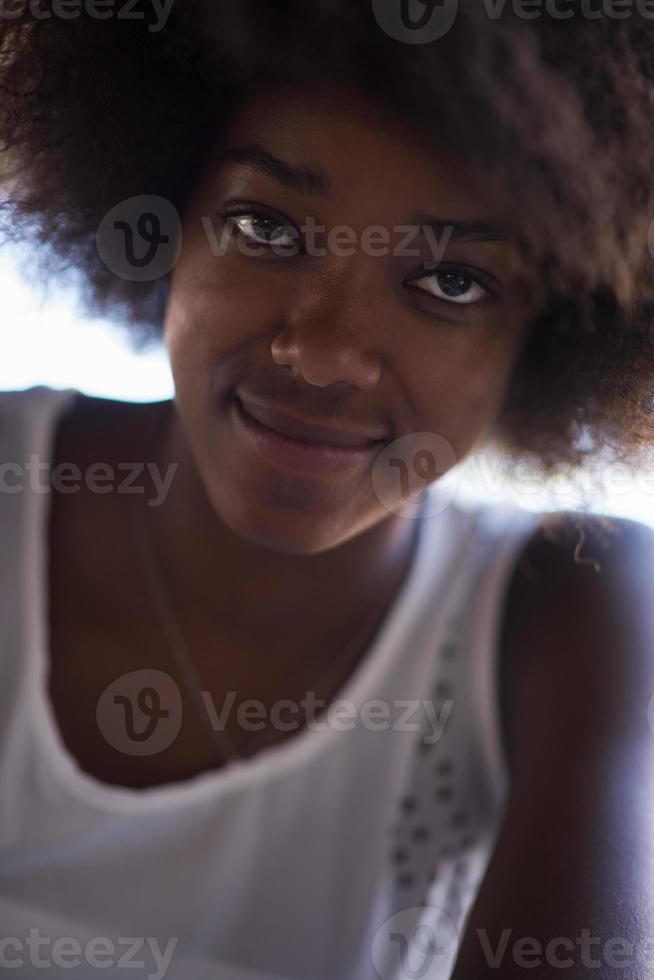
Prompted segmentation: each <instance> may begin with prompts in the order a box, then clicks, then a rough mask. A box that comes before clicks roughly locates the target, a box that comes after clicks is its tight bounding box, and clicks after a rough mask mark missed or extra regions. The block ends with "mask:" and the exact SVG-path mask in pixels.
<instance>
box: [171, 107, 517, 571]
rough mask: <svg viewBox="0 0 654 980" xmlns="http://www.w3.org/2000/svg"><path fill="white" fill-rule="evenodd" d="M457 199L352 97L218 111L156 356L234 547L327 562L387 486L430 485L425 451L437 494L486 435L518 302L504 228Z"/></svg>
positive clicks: (383, 509) (441, 172) (475, 205)
mask: <svg viewBox="0 0 654 980" xmlns="http://www.w3.org/2000/svg"><path fill="white" fill-rule="evenodd" d="M470 187H471V182H470V181H467V180H466V178H465V175H464V171H463V169H462V168H461V167H460V166H459V165H458V164H457V163H456V161H454V160H451V159H450V158H448V157H447V156H446V155H445V153H443V154H438V155H436V154H435V153H434V152H433V150H430V149H428V148H427V147H426V146H425V144H424V143H423V142H422V141H421V140H420V139H419V137H416V136H414V135H413V134H412V133H410V132H409V131H407V130H406V129H405V127H404V126H403V125H402V124H401V122H400V121H397V122H395V121H389V120H388V119H387V118H385V117H384V116H382V115H381V114H380V113H379V111H378V110H377V109H376V108H375V106H374V105H371V104H369V103H367V102H366V101H364V100H363V97H361V96H358V95H355V94H353V93H351V92H349V91H340V92H339V91H338V90H336V89H335V90H332V91H331V92H330V93H329V94H328V93H326V92H324V91H318V90H313V91H307V90H305V91H303V92H302V93H298V92H297V91H290V90H287V89H277V90H275V91H271V92H268V93H265V94H262V95H261V96H257V97H253V98H251V99H250V100H249V101H248V102H246V103H244V104H242V106H241V108H240V110H239V111H238V112H237V113H235V114H234V115H233V116H232V119H231V122H230V123H229V125H228V127H226V129H225V130H224V132H223V134H222V136H221V140H220V145H219V146H218V147H217V148H216V153H215V154H214V155H213V156H212V159H211V161H210V163H209V165H208V166H207V167H206V169H205V171H204V174H203V176H202V178H201V180H200V182H199V184H198V186H197V188H196V190H195V192H194V195H193V198H192V200H191V201H190V204H189V207H188V208H187V211H186V213H185V215H184V216H183V246H182V251H181V255H180V258H179V261H178V264H177V266H176V268H175V271H174V274H173V279H172V283H171V290H170V297H169V304H168V309H167V313H166V320H165V341H166V345H167V348H168V351H169V355H170V360H171V368H172V373H173V378H174V382H175V404H176V407H177V412H178V424H179V425H181V428H182V430H183V433H184V437H185V439H186V440H187V442H188V445H189V448H190V450H191V454H192V458H193V461H194V464H195V466H196V468H197V470H198V473H199V475H200V478H201V480H202V483H203V485H204V487H205V489H206V492H207V494H208V497H209V499H210V501H211V503H212V506H213V507H214V509H215V511H216V513H217V514H218V515H219V516H220V518H221V519H222V520H223V521H224V522H225V523H226V524H227V525H228V526H229V527H230V528H231V529H232V530H233V531H235V532H236V533H237V534H238V535H240V536H242V537H244V538H246V539H248V540H249V541H251V542H253V543H256V544H259V545H261V546H263V547H267V548H271V549H274V550H277V551H280V552H286V553H295V554H310V553H316V552H319V551H323V550H325V549H329V548H333V547H334V546H336V545H338V544H340V543H341V542H344V541H346V540H348V539H349V538H351V537H353V536H354V535H355V534H358V533H359V532H361V531H363V530H365V529H367V528H370V527H372V526H373V525H375V524H376V523H377V522H379V521H381V520H383V519H385V518H388V517H389V516H391V514H392V513H394V512H395V513H397V512H398V511H397V510H395V508H394V506H393V502H392V500H390V498H389V494H390V495H391V497H393V496H394V497H395V499H396V501H397V504H398V506H399V505H401V503H402V498H403V495H404V496H406V490H407V484H406V480H403V479H402V476H403V474H402V472H401V471H402V470H404V476H405V477H412V475H413V474H414V473H420V474H422V476H423V479H424V478H425V474H427V478H428V479H429V478H430V474H429V468H427V469H425V467H424V466H423V467H422V468H421V467H417V466H415V465H414V459H415V457H416V454H417V453H418V452H419V451H420V450H421V449H423V450H426V451H427V452H428V453H432V458H433V457H434V456H435V455H438V454H439V453H440V459H438V460H436V461H435V468H432V470H431V478H432V479H433V478H435V477H436V476H437V474H439V473H442V472H443V471H444V470H446V469H449V468H451V467H452V466H453V465H455V464H456V463H458V462H459V461H460V460H461V459H462V458H463V457H464V456H465V455H466V454H467V453H468V452H469V451H470V450H471V449H472V448H473V446H475V445H477V444H478V443H480V442H481V441H482V439H483V436H484V434H485V433H487V431H488V430H489V429H490V427H491V426H492V424H493V422H494V420H495V419H496V417H497V414H498V412H499V409H500V408H501V405H502V401H503V397H504V394H505V390H506V386H507V383H508V381H509V377H510V374H511V371H512V368H513V366H514V364H515V361H516V359H517V356H518V354H519V351H520V347H521V341H522V339H523V337H524V333H525V322H526V318H527V302H526V297H525V295H524V290H523V289H522V288H521V280H520V276H519V261H518V256H517V252H516V250H515V248H514V246H513V245H512V244H511V243H510V242H509V241H507V240H503V238H502V232H501V227H502V215H497V214H495V213H494V212H493V209H492V207H490V206H489V204H488V202H485V201H484V200H481V199H480V197H479V196H473V193H472V191H471V189H470ZM226 215H227V216H226ZM430 262H431V263H432V266H431V268H430V267H429V266H428V263H430ZM243 409H245V414H244V412H243ZM248 409H249V410H250V412H251V413H253V414H254V415H256V416H257V417H258V418H259V419H260V421H263V422H268V423H269V424H270V426H272V427H276V428H277V429H278V430H279V429H280V428H281V429H283V430H284V431H286V432H287V433H288V434H293V435H296V436H297V438H298V439H300V440H301V441H304V443H305V446H304V449H302V447H298V446H297V440H293V441H291V442H289V441H288V440H286V439H279V438H277V439H275V437H274V436H273V435H269V436H266V435H265V433H266V431H267V430H263V429H259V428H258V427H257V423H256V422H253V421H252V420H251V419H249V418H248V415H247V410H248ZM275 409H276V410H277V411H278V412H280V413H284V414H285V416H291V417H292V419H293V420H295V421H297V420H299V421H300V423H302V422H305V423H313V424H315V425H323V426H328V427H331V429H332V430H333V429H337V430H339V433H340V434H339V435H334V433H333V432H332V433H329V432H326V433H321V434H320V435H318V436H316V433H315V432H314V431H312V430H310V429H306V430H302V429H298V430H297V431H296V430H295V429H293V428H287V427H286V428H285V423H286V422H287V421H288V420H287V419H285V418H284V419H282V418H281V417H276V416H274V415H271V414H270V413H271V412H273V411H274V410H275ZM262 433H263V435H262ZM412 434H415V435H413V436H412ZM407 436H409V437H411V438H409V439H406V438H403V437H407ZM316 438H318V440H319V441H320V442H321V443H323V446H322V449H317V448H315V445H314V447H311V446H307V444H306V442H307V440H309V441H311V440H315V439H316ZM398 440H399V441H398ZM325 443H327V444H331V445H332V446H333V445H335V444H342V443H348V445H347V447H346V448H343V446H342V445H341V449H340V451H339V450H334V449H332V450H331V451H330V450H329V449H326V448H325V445H324V444H325ZM391 444H392V445H391ZM389 447H390V448H389ZM434 447H437V448H436V449H434ZM438 447H440V449H439V448H438ZM380 454H383V455H380ZM422 458H423V462H424V452H423V457H422ZM393 460H395V461H394V462H393ZM382 471H383V472H382ZM416 479H417V478H416ZM380 480H382V481H385V482H384V487H385V489H384V491H383V492H382V493H380V491H379V487H380ZM423 485H424V484H423V482H419V483H418V484H416V482H415V480H414V481H413V482H412V483H411V488H412V490H414V491H415V490H419V489H420V488H421V487H422V486H423Z"/></svg>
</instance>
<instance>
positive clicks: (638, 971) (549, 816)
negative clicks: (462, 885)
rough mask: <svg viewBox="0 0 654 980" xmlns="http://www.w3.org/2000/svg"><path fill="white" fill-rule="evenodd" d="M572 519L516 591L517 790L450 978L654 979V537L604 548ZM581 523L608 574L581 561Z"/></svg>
mask: <svg viewBox="0 0 654 980" xmlns="http://www.w3.org/2000/svg"><path fill="white" fill-rule="evenodd" d="M563 517H564V523H563V525H562V527H561V528H560V529H559V533H558V534H557V537H556V539H554V540H550V539H548V537H547V535H546V534H545V533H544V531H543V529H540V530H539V531H538V532H537V533H536V534H535V535H534V537H533V539H532V540H531V541H530V542H529V544H528V546H527V548H526V549H525V552H524V554H523V557H522V561H521V563H520V567H519V568H518V571H517V574H516V575H515V577H514V579H513V582H512V585H511V588H510V589H509V593H508V596H507V601H506V608H505V615H504V628H503V631H502V637H501V649H502V685H501V686H502V690H503V692H504V696H503V698H504V706H505V722H504V727H505V733H506V742H507V751H508V758H509V766H510V772H511V792H510V796H509V800H508V805H507V809H506V812H505V815H504V819H503V823H502V828H501V832H500V835H499V838H498V841H497V844H496V848H495V852H494V854H493V856H492V859H491V861H490V863H489V866H488V868H487V871H486V874H485V876H484V880H483V882H482V885H481V888H480V891H479V893H478V895H477V899H476V901H475V904H474V906H473V908H472V910H471V914H470V918H469V920H468V924H467V927H466V931H465V934H464V936H463V939H462V943H461V949H460V953H459V956H458V959H457V963H456V967H455V969H454V972H453V974H452V980H487V978H490V977H493V976H502V977H503V978H505V977H506V978H508V980H518V978H521V977H524V976H528V975H535V976H538V977H539V980H540V978H543V980H554V978H555V977H560V976H561V975H566V976H568V975H569V976H574V977H575V978H577V977H579V978H586V977H597V976H600V977H602V978H603V980H613V978H618V977H625V978H628V980H643V978H649V977H651V976H652V975H653V973H652V936H653V935H654V888H653V882H654V856H653V851H652V827H653V826H654V820H653V818H654V803H653V801H654V737H653V732H652V729H651V727H650V723H648V704H649V701H650V698H651V697H652V692H653V691H654V656H653V653H654V617H653V616H652V604H651V582H652V571H653V570H654V535H653V534H652V531H651V529H649V528H647V527H644V526H643V525H640V524H638V523H636V522H634V521H626V520H620V521H617V520H616V521H615V531H616V533H615V534H614V536H612V538H611V539H610V540H609V541H604V540H600V538H599V537H598V535H597V534H596V533H594V531H593V526H592V525H591V524H590V523H589V522H588V521H587V520H586V519H583V518H582V519H581V520H580V519H579V515H576V516H575V515H572V514H570V515H563ZM579 529H581V530H582V539H584V540H583V548H582V550H581V554H582V556H583V557H584V558H585V559H589V558H592V559H593V560H595V561H597V562H598V563H599V565H600V566H601V567H600V569H599V570H598V571H595V569H594V568H593V566H592V565H591V564H590V563H589V562H587V561H582V562H581V563H579V564H577V563H575V562H574V561H573V560H572V558H573V554H574V552H575V548H576V547H577V544H578V543H579V540H580V535H579ZM650 721H651V711H650ZM584 930H586V936H587V937H590V938H592V939H593V942H592V943H590V944H589V942H586V944H585V948H584V942H583V936H584ZM481 931H485V933H484V935H485V937H486V938H485V943H486V947H487V948H488V949H489V950H491V951H498V952H499V954H500V955H501V959H500V960H498V965H497V966H496V967H495V968H490V967H489V965H488V962H487V960H486V956H485V952H484V950H485V946H484V941H482V938H480V933H481ZM529 938H531V939H532V940H535V941H536V943H538V944H540V947H537V946H535V945H534V942H531V943H530V942H529ZM621 939H622V940H624V943H621V942H620V940H621ZM549 943H552V945H551V946H550V947H549V952H547V954H546V952H545V951H546V949H547V947H548V944H549ZM520 944H522V945H520ZM647 944H649V945H647ZM539 949H540V952H539ZM557 960H558V961H559V962H558V964H557Z"/></svg>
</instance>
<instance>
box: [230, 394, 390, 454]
mask: <svg viewBox="0 0 654 980" xmlns="http://www.w3.org/2000/svg"><path fill="white" fill-rule="evenodd" d="M235 398H236V400H237V402H238V403H239V407H240V409H241V411H243V412H244V413H245V414H246V415H248V416H249V417H250V418H251V419H253V420H254V421H255V422H258V423H259V424H260V425H262V426H264V427H265V428H267V429H270V430H271V431H272V432H275V433H276V434H277V435H279V436H283V437H284V438H286V439H292V440H293V441H294V442H301V443H304V444H306V445H315V446H323V447H325V448H330V447H331V448H333V449H359V450H361V449H369V448H370V447H372V446H375V445H378V444H379V443H382V442H384V441H385V439H386V436H385V434H373V433H370V432H362V431H356V430H354V429H352V428H350V429H345V428H336V427H334V426H332V425H326V424H324V423H322V422H315V421H309V420H305V419H299V418H297V417H296V416H294V415H291V414H290V413H289V412H287V411H286V410H285V409H280V408H277V407H276V406H273V405H269V404H267V403H263V402H257V401H250V400H249V399H248V400H246V401H244V400H243V399H242V398H241V397H239V396H238V395H236V396H235Z"/></svg>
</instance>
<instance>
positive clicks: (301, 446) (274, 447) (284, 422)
mask: <svg viewBox="0 0 654 980" xmlns="http://www.w3.org/2000/svg"><path fill="white" fill-rule="evenodd" d="M232 409H233V413H234V416H235V418H236V421H237V423H238V425H239V428H240V429H241V431H242V432H243V434H244V435H245V436H246V437H247V438H248V440H249V441H250V443H251V444H252V445H254V446H255V447H256V448H257V449H258V450H259V451H260V452H261V453H262V454H263V455H264V456H266V457H267V458H268V459H270V460H271V461H272V462H275V463H281V464H282V465H284V466H290V467H292V468H293V469H298V470H303V471H305V472H308V473H314V472H328V471H333V470H338V469H346V468H352V467H355V466H360V465H361V464H362V463H363V462H369V461H370V460H371V459H372V458H373V457H374V456H375V455H376V453H377V452H379V450H380V449H381V447H382V446H383V445H384V443H385V439H383V438H375V439H371V438H369V437H367V436H364V435H361V434H358V433H355V432H351V431H345V430H340V429H334V428H329V427H326V426H318V425H315V424H313V423H308V422H307V423H305V422H302V421H300V420H299V419H295V418H293V417H292V416H290V415H287V414H286V413H284V412H282V411H280V410H279V409H275V408H273V407H272V406H267V405H265V406H264V405H262V404H261V403H254V402H252V403H248V404H247V407H246V406H245V405H244V404H243V402H242V401H241V399H240V398H239V397H238V396H235V397H234V399H233V401H232ZM255 416H256V417H255ZM273 426H274V427H273Z"/></svg>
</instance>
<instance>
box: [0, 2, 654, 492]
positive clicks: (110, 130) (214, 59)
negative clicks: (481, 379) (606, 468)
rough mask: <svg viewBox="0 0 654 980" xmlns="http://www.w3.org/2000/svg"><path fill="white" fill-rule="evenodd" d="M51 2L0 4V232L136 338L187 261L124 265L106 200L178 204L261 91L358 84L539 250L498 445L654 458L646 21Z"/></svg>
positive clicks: (542, 461)
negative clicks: (123, 8)
mask: <svg viewBox="0 0 654 980" xmlns="http://www.w3.org/2000/svg"><path fill="white" fill-rule="evenodd" d="M54 2H55V0H29V3H28V0H4V7H3V16H2V17H0V86H1V91H2V99H1V101H0V168H1V169H0V175H1V178H2V183H3V187H4V200H3V201H2V205H1V207H0V215H1V218H0V221H1V225H2V234H3V236H4V238H5V239H11V240H15V241H16V240H17V241H26V242H28V243H32V244H34V245H38V246H39V248H38V254H37V261H39V262H40V269H41V272H42V274H43V275H48V274H57V275H61V274H62V272H63V271H65V270H71V271H72V272H73V273H74V274H75V275H76V276H77V279H78V284H79V288H80V294H81V295H82V296H83V299H84V302H85V304H86V306H87V308H89V309H90V310H91V311H92V312H94V313H97V314H102V315H109V316H111V317H113V318H114V319H116V320H117V321H123V322H125V323H126V324H127V326H128V330H129V334H130V336H131V337H132V339H133V342H134V344H135V345H136V346H137V347H138V348H141V347H142V346H144V345H146V344H148V343H149V342H150V341H151V340H152V339H153V338H156V337H159V336H160V334H161V328H162V321H163V313H164V310H165V305H166V298H167V291H168V286H169V277H168V276H163V277H162V278H160V279H159V280H156V281H154V282H132V281H126V280H125V279H121V278H120V277H118V276H116V275H114V274H112V273H111V272H110V271H109V269H108V268H107V267H106V266H105V265H104V263H103V262H102V260H101V258H100V256H99V254H98V249H97V246H96V231H97V228H98V225H99V223H100V222H101V220H102V218H103V216H104V215H105V214H106V213H107V212H108V211H109V210H110V209H111V208H112V207H113V206H114V205H116V204H117V203H118V202H120V201H122V200H125V199H128V198H130V197H133V196H136V195H140V194H156V195H160V196H162V197H164V198H166V199H167V200H169V201H170V202H172V204H173V205H174V206H175V207H176V208H177V209H178V211H180V212H181V211H182V210H183V208H184V205H185V202H186V201H187V199H188V197H189V195H190V193H191V191H192V189H193V187H194V184H195V183H196V181H197V179H198V175H199V173H200V169H201V167H202V164H203V161H204V160H205V159H206V158H207V156H208V154H209V152H210V150H211V148H212V146H213V145H214V144H215V141H216V139H217V138H219V136H220V132H221V127H223V126H224V124H225V121H226V119H227V117H228V116H229V114H230V112H232V111H234V110H235V109H236V108H237V106H238V104H239V101H240V100H241V99H242V98H244V97H246V96H247V95H248V94H250V93H252V92H256V91H257V90H258V89H260V88H262V87H264V86H266V87H267V86H271V85H274V84H275V82H290V83H291V84H295V85H298V84H300V85H303V84H309V83H311V82H326V83H329V81H330V80H334V79H338V80H339V81H343V80H346V81H347V82H349V83H351V84H353V85H357V86H358V87H359V89H360V90H362V91H363V92H364V93H365V94H366V95H368V96H369V97H370V98H371V99H374V100H375V101H376V103H377V104H378V105H379V107H380V108H382V109H383V110H384V111H385V112H388V113H389V115H390V116H393V117H395V118H401V119H402V120H404V121H405V122H406V123H407V125H408V126H409V127H411V128H412V129H413V131H414V132H415V134H416V135H417V136H419V137H421V138H422V139H424V140H425V141H426V143H427V144H429V145H430V146H433V147H434V148H435V149H438V148H439V147H442V146H443V143H444V140H446V141H447V143H448V145H449V146H450V147H452V148H454V149H455V150H456V152H457V153H459V154H460V155H461V156H462V157H463V158H464V159H465V160H466V161H467V162H468V163H469V164H470V167H471V171H472V174H473V179H474V180H478V181H479V183H480V186H483V189H484V191H485V193H487V194H490V195H491V197H492V200H493V201H494V202H497V204H498V205H499V206H500V207H501V208H502V213H505V214H507V215H508V218H509V222H510V230H511V233H512V234H513V235H514V236H515V239H516V241H517V242H518V244H519V247H520V248H521V250H522V252H523V254H524V255H525V257H526V259H527V260H528V262H527V265H528V268H529V270H530V276H529V288H530V289H531V291H532V295H533V296H534V297H535V300H536V305H535V309H537V310H538V311H539V312H538V313H537V315H535V316H534V317H533V319H532V320H530V322H529V323H528V324H527V331H526V342H525V345H524V348H523V350H522V353H521V356H520V358H519V361H518V363H517V365H516V369H515V372H514V374H513V377H512V378H511V381H510V383H509V386H508V389H507V395H506V400H505V403H504V405H503V408H502V411H501V413H500V415H499V417H498V420H497V423H496V426H495V428H494V429H493V433H492V434H491V435H492V438H493V440H494V441H495V443H496V445H498V446H501V447H502V448H503V449H504V450H505V451H507V452H508V454H509V456H510V457H511V458H512V459H514V460H525V459H528V460H529V461H530V462H532V463H535V464H536V465H538V466H540V467H541V468H542V472H543V474H544V476H547V474H548V472H550V471H551V469H552V468H553V467H560V466H561V465H563V466H566V467H570V468H571V471H574V470H575V469H576V468H579V467H582V466H583V465H584V464H585V465H587V466H588V465H590V463H591V461H593V460H597V459H599V458H600V457H601V459H602V460H603V461H607V460H608V459H611V460H616V459H617V460H619V461H620V462H622V463H627V464H628V465H629V466H634V467H635V466H638V465H641V464H642V461H643V459H644V458H645V454H646V453H648V452H649V450H650V449H651V447H652V446H654V424H653V422H652V409H653V408H654V399H653V397H652V396H653V392H652V378H653V377H654V319H653V312H654V289H653V286H654V283H653V270H652V257H651V256H650V254H649V250H648V235H650V222H651V221H652V219H653V218H654V193H653V175H654V86H653V84H652V82H653V68H654V55H653V53H652V51H653V49H654V24H651V23H650V21H649V20H647V19H644V17H643V16H642V15H639V14H638V13H637V12H636V10H633V11H632V12H631V15H630V16H628V17H625V18H623V19H616V18H615V17H610V16H608V15H607V14H606V12H603V11H602V7H601V4H600V3H599V0H597V3H596V4H595V6H596V7H597V10H598V11H599V15H598V16H590V15H589V9H590V7H591V6H592V5H593V0H585V3H584V4H583V5H580V4H578V3H576V2H575V0H569V2H568V3H567V5H566V11H567V12H566V15H565V17H555V16H553V15H552V12H551V11H550V12H549V13H548V12H547V11H546V10H542V11H541V12H540V13H541V15H540V16H533V15H532V16H530V17H529V18H526V17H525V16H520V12H519V10H518V9H517V7H516V5H515V4H514V5H513V6H512V5H510V4H508V3H507V4H505V5H504V6H503V7H502V8H501V13H500V9H499V8H500V5H496V7H495V9H494V11H493V9H492V5H490V4H488V3H486V4H485V3H483V2H482V0H471V2H466V0H460V2H459V5H458V10H457V13H456V18H455V20H454V23H453V24H452V26H451V28H450V30H449V31H447V32H446V34H445V35H444V36H443V37H440V38H439V39H437V40H434V41H433V42H430V43H425V44H406V43H401V42H399V41H398V40H396V39H395V38H393V37H391V36H390V34H389V33H387V32H386V31H385V30H383V29H382V27H381V26H380V22H379V20H378V18H377V16H376V14H375V7H376V6H379V4H378V3H377V0H375V2H373V3H371V2H370V0H365V2H364V0H314V2H313V3H312V4H311V9H310V11H308V10H307V5H305V4H302V3H300V2H298V0H238V3H229V2H223V0H177V2H176V3H174V4H173V6H172V9H171V10H170V14H169V17H168V19H167V22H166V23H165V25H164V26H163V27H160V26H157V25H154V24H153V16H154V14H153V9H152V5H151V4H150V3H148V2H145V0H138V3H137V4H136V5H130V10H131V14H130V16H129V17H120V16H117V15H116V16H113V17H107V18H106V19H105V18H103V19H99V18H98V17H97V16H95V17H94V16H91V14H90V13H89V12H88V11H84V10H83V9H80V10H79V11H78V13H79V16H76V17H69V18H64V17H61V16H55V11H54V9H53V3H54ZM388 2H389V3H390V0H388ZM12 4H13V5H12ZM80 6H81V0H80ZM9 14H11V16H9ZM568 15H569V16H568ZM155 28H156V29H155ZM650 238H651V235H650Z"/></svg>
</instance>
